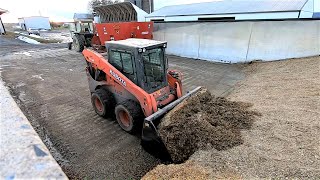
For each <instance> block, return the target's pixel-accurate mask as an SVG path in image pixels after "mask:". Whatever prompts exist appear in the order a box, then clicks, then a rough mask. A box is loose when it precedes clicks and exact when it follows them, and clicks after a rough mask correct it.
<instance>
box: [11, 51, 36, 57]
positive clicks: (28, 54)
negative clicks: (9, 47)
mask: <svg viewBox="0 0 320 180" xmlns="http://www.w3.org/2000/svg"><path fill="white" fill-rule="evenodd" d="M30 52H32V51H26V52H17V53H14V54H24V55H26V56H29V57H30V56H32V55H31V54H30ZM33 52H34V51H33Z"/></svg>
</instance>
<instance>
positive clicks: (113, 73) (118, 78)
mask: <svg viewBox="0 0 320 180" xmlns="http://www.w3.org/2000/svg"><path fill="white" fill-rule="evenodd" d="M110 74H111V75H112V76H113V77H114V78H116V79H117V80H118V81H120V82H121V83H122V85H124V86H127V84H126V82H125V81H124V80H123V79H122V78H121V77H120V76H119V75H118V74H116V73H115V72H113V71H112V70H111V69H110Z"/></svg>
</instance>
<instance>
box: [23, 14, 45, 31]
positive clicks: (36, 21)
mask: <svg viewBox="0 0 320 180" xmlns="http://www.w3.org/2000/svg"><path fill="white" fill-rule="evenodd" d="M24 22H25V24H26V28H27V29H28V28H35V29H51V26H50V23H49V18H47V17H40V16H39V17H38V16H34V17H25V18H24Z"/></svg>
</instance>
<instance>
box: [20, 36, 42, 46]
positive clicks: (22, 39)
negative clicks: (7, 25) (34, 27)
mask: <svg viewBox="0 0 320 180" xmlns="http://www.w3.org/2000/svg"><path fill="white" fill-rule="evenodd" d="M17 39H19V40H21V41H24V42H26V43H29V44H40V42H38V41H36V40H34V39H30V38H28V37H25V36H18V38H17Z"/></svg>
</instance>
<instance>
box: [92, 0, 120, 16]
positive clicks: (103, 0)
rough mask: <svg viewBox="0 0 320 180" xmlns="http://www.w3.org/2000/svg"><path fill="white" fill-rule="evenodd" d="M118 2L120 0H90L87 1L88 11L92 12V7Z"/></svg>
mask: <svg viewBox="0 0 320 180" xmlns="http://www.w3.org/2000/svg"><path fill="white" fill-rule="evenodd" d="M119 2H120V0H90V1H89V3H88V11H89V12H90V13H92V12H93V8H94V7H96V6H101V5H108V4H114V3H119Z"/></svg>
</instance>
